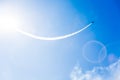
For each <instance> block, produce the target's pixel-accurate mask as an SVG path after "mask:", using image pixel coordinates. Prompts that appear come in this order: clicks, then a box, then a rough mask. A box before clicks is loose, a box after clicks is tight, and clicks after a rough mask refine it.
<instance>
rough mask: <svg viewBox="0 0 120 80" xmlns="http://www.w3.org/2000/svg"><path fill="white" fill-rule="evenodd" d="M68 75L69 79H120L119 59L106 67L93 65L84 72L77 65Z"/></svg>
mask: <svg viewBox="0 0 120 80" xmlns="http://www.w3.org/2000/svg"><path fill="white" fill-rule="evenodd" d="M70 77H71V80H120V59H119V60H118V61H117V62H115V63H113V64H111V65H109V66H108V67H95V68H94V69H93V70H90V71H86V72H83V70H82V69H81V68H80V67H79V66H78V65H77V66H75V67H74V69H73V71H72V72H71V75H70Z"/></svg>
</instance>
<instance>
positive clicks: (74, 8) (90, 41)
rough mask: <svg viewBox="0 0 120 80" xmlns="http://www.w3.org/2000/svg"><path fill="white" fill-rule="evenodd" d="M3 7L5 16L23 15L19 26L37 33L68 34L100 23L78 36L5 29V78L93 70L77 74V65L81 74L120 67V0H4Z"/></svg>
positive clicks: (65, 78)
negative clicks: (46, 39) (26, 34)
mask: <svg viewBox="0 0 120 80" xmlns="http://www.w3.org/2000/svg"><path fill="white" fill-rule="evenodd" d="M0 5H1V6H0V10H1V11H0V15H2V13H6V14H7V15H9V14H12V16H13V15H15V16H17V19H18V18H19V19H20V20H19V21H20V22H19V25H18V28H19V29H21V30H23V31H26V32H29V33H31V34H34V35H37V36H43V37H56V36H61V35H66V34H69V33H72V32H75V31H78V30H80V29H82V28H83V27H84V26H86V25H88V24H90V23H91V22H92V21H94V22H95V23H94V24H92V25H91V26H89V27H88V28H87V29H85V30H84V31H82V32H80V33H79V34H77V35H74V36H72V37H69V38H66V39H61V40H54V41H49V40H48V41H44V40H37V39H34V38H31V37H29V36H25V35H24V34H21V33H19V32H15V33H14V34H11V33H5V32H4V34H3V33H0V65H1V66H0V79H1V80H78V79H79V80H84V79H82V78H80V77H82V76H85V75H86V74H87V73H86V74H84V73H82V75H80V77H76V79H74V78H71V76H70V75H71V73H72V72H74V68H75V67H76V66H77V67H80V69H79V68H75V69H76V70H78V72H79V71H81V72H82V70H83V71H85V72H87V71H89V70H90V72H91V74H95V73H96V71H97V69H95V70H94V71H95V73H94V72H92V70H93V69H94V68H95V67H99V68H100V67H106V68H107V67H109V66H110V65H112V64H113V63H117V64H118V65H120V64H119V62H117V61H118V59H119V56H120V54H119V52H120V46H119V45H120V41H119V40H120V36H119V34H120V28H119V26H120V24H119V23H120V15H119V14H120V6H119V0H97V1H96V0H19V1H18V0H2V1H0ZM1 21H2V20H1ZM0 24H2V23H0ZM0 27H2V26H1V25H0ZM9 27H10V26H9ZM0 29H1V28H0ZM106 68H105V69H102V70H101V71H105V70H106ZM115 68H116V66H114V67H112V69H115ZM81 69H82V70H81ZM117 70H119V68H117ZM109 71H110V72H111V68H110V70H109ZM109 71H108V72H109ZM113 72H115V71H113ZM113 72H111V73H112V75H113V74H114V73H113ZM75 73H76V72H75ZM118 74H119V73H118ZM96 75H99V77H101V78H99V79H98V77H97V79H98V80H104V79H103V77H102V76H101V75H100V74H99V73H96ZM96 75H95V76H96ZM116 75H117V74H116ZM74 76H76V75H73V77H74ZM90 76H91V75H90ZM85 78H86V77H85ZM90 79H91V78H90ZM93 79H95V80H97V79H96V78H94V77H92V79H91V80H93ZM112 79H113V80H114V78H112ZM86 80H89V79H87V78H86ZM118 80H119V79H118Z"/></svg>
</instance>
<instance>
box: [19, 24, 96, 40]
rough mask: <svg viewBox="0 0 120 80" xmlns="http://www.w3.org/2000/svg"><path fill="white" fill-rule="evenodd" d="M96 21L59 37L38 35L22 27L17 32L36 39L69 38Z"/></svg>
mask: <svg viewBox="0 0 120 80" xmlns="http://www.w3.org/2000/svg"><path fill="white" fill-rule="evenodd" d="M93 23H94V22H91V23H89V24H88V25H87V26H85V27H83V28H82V29H80V30H78V31H76V32H73V33H70V34H67V35H63V36H58V37H42V36H37V35H34V34H31V33H28V32H25V31H22V30H20V29H17V32H19V33H21V34H23V35H26V36H28V37H31V38H34V39H38V40H47V41H50V40H60V39H65V38H68V37H72V36H74V35H76V34H78V33H80V32H82V31H83V30H85V29H86V28H88V27H89V26H91V25H92V24H93Z"/></svg>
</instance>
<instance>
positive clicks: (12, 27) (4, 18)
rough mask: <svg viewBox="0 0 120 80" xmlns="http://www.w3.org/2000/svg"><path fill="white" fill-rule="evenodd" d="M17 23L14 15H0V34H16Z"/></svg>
mask: <svg viewBox="0 0 120 80" xmlns="http://www.w3.org/2000/svg"><path fill="white" fill-rule="evenodd" d="M18 23H19V21H18V19H17V17H16V16H15V15H11V14H0V34H11V33H14V32H16V28H17V27H18V25H19V24H18Z"/></svg>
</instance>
